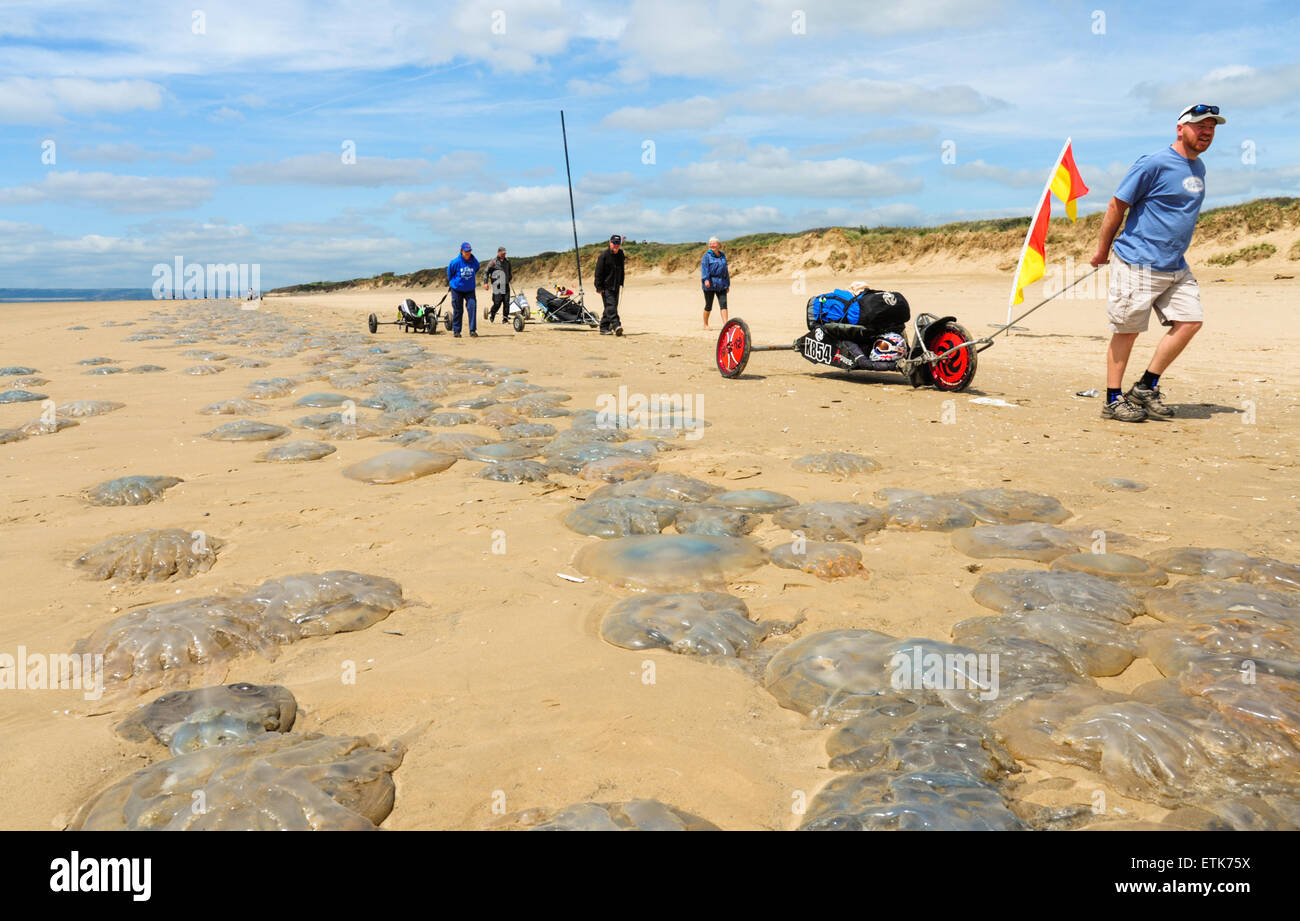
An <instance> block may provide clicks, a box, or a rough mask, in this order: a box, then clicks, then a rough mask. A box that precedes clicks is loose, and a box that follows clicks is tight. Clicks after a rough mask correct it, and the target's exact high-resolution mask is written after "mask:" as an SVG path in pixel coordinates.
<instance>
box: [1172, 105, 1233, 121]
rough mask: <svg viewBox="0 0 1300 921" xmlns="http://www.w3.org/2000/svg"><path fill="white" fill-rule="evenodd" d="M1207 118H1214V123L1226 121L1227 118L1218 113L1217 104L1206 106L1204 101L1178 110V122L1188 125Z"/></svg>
mask: <svg viewBox="0 0 1300 921" xmlns="http://www.w3.org/2000/svg"><path fill="white" fill-rule="evenodd" d="M1207 118H1212V119H1214V123H1215V124H1216V125H1222V124H1224V123H1226V122H1227V119H1226V118H1224V117H1223V116H1222V115H1220V114H1219V107H1218V106H1207V105H1205V104H1204V103H1201V104H1198V105H1194V106H1188V107H1187V108H1185V109H1183V111H1181V112H1179V113H1178V124H1180V125H1190V124H1194V123H1195V122H1203V121H1205V120H1206V119H1207Z"/></svg>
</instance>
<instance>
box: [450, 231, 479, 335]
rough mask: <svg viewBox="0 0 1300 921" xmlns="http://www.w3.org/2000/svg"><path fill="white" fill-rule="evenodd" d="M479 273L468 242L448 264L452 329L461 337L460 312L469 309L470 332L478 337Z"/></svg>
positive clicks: (476, 261)
mask: <svg viewBox="0 0 1300 921" xmlns="http://www.w3.org/2000/svg"><path fill="white" fill-rule="evenodd" d="M477 275H478V260H477V259H475V258H474V250H473V249H472V248H471V247H470V245H469V244H468V243H462V244H461V245H460V255H459V256H457V257H456V258H455V259H453V260H451V262H449V263H448V264H447V284H448V285H449V286H450V287H451V331H452V333H454V334H455V336H456V338H457V339H459V338H460V314H461V311H462V310H465V309H466V308H468V310H469V334H470V336H471V337H473V338H475V339H477V338H478V317H477V316H476V311H477V310H478V302H477V301H475V299H474V278H475V276H477Z"/></svg>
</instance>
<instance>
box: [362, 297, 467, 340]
mask: <svg viewBox="0 0 1300 921" xmlns="http://www.w3.org/2000/svg"><path fill="white" fill-rule="evenodd" d="M445 300H447V295H445V294H444V295H443V297H442V300H441V301H438V303H436V304H434V305H433V306H432V307H430V306H429V305H428V304H417V303H416V302H415V300H414V299H412V298H409V297H408V298H403V299H402V302H401V303H400V304H398V305H397V319H396V320H393V321H392V322H391V323H384V322H381V321H380V319H379V318H378V317H376V316H375V315H374V314H373V313H372V314H371V315H370V316H369V317H367V318H366V325H367V326H368V327H369V329H370V331H371V332H372V333H374V332H378V330H379V327H381V326H400V327H402V332H404V333H409V332H412V331H414V332H417V333H420V332H424V333H436V332H437V331H438V324H439V323H442V324H443V325H444V327H445V328H447V329H451V316H450V315H449V314H447V313H446V312H444V311H442V310H441V309H440V308H441V307H442V304H443V301H445Z"/></svg>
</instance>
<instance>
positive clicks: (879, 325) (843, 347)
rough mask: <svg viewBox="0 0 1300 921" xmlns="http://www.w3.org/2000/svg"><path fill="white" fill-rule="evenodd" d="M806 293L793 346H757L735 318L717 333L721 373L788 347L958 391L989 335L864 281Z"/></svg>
mask: <svg viewBox="0 0 1300 921" xmlns="http://www.w3.org/2000/svg"><path fill="white" fill-rule="evenodd" d="M849 287H850V289H851V290H849V291H843V290H839V289H837V290H835V291H831V292H830V293H828V294H819V295H816V296H815V297H812V298H809V299H808V308H807V320H808V332H807V334H806V335H803V336H800V337H799V338H798V339H796V340H794V342H793V343H792V344H791V345H755V344H754V341H753V339H752V338H751V336H750V334H749V326H748V325H747V324H746V323H745V321H744V320H742V319H740V318H739V317H732V318H731V319H730V320H728V321H727V322H726V323H725V324H724V325H723V327H722V329H721V331H720V332H719V333H718V344H717V350H716V357H717V364H718V373H719V374H721V375H722V376H723V377H725V378H732V379H734V378H738V377H740V376H741V375H742V374H744V372H745V366H746V364H748V362H749V356H750V354H751V353H752V352H778V351H787V350H792V351H794V352H797V353H798V354H799V355H800V356H802V357H803V359H804V360H805V361H808V362H811V363H812V364H815V365H823V366H825V367H829V368H836V369H839V370H841V371H894V372H897V373H899V374H902V375H903V376H905V377H906V378H907V380H908V382H909V383H911V385H912V386H913V387H922V386H925V385H927V384H930V385H933V386H934V387H936V388H938V389H939V390H947V391H961V390H965V389H966V388H967V387H969V386H970V382H971V381H972V380H974V378H975V370H976V368H977V367H978V366H979V361H978V359H979V353H980V352H982V351H983V350H984V349H987V348H989V347H990V346H992V345H993V340H992V339H991V338H989V339H975V338H974V337H972V336H971V334H970V333H968V332H967V331H966V329H965V328H964V327H962V326H961V325H960V324H958V323H957V318H956V317H954V316H951V315H947V316H935V315H933V314H929V313H918V314H917V315H916V317H915V319H913V320H912V333H911V335H909V334H908V331H907V323H908V320H909V319H912V318H911V308H910V307H909V306H908V304H907V298H905V297H903V295H901V294H899V293H898V292H897V291H877V290H875V289H872V288H868V287H867V286H866V284H865V283H864V282H854V283H853V284H852V285H850V286H849Z"/></svg>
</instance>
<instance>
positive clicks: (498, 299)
mask: <svg viewBox="0 0 1300 921" xmlns="http://www.w3.org/2000/svg"><path fill="white" fill-rule="evenodd" d="M513 275H514V273H513V272H511V271H510V260H509V259H507V258H506V248H505V247H504V246H498V247H497V257H496V258H495V259H493V260H492V261H491V262H489V263H488V265H487V268H486V269H484V270H483V281H484V285H483V287H484V288H485V289H487V290H488V291H491V292H492V309H491V311H489V310H488V309H487V308H486V307H484V308H483V319H485V320H487V321H488V322H489V323H491V322H492V321H493V320H495V319H496V318H497V310H498V309H499V310H500V311H501V322H502V323H509V322H510V307H509V305H510V279H511V278H512V277H513Z"/></svg>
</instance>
